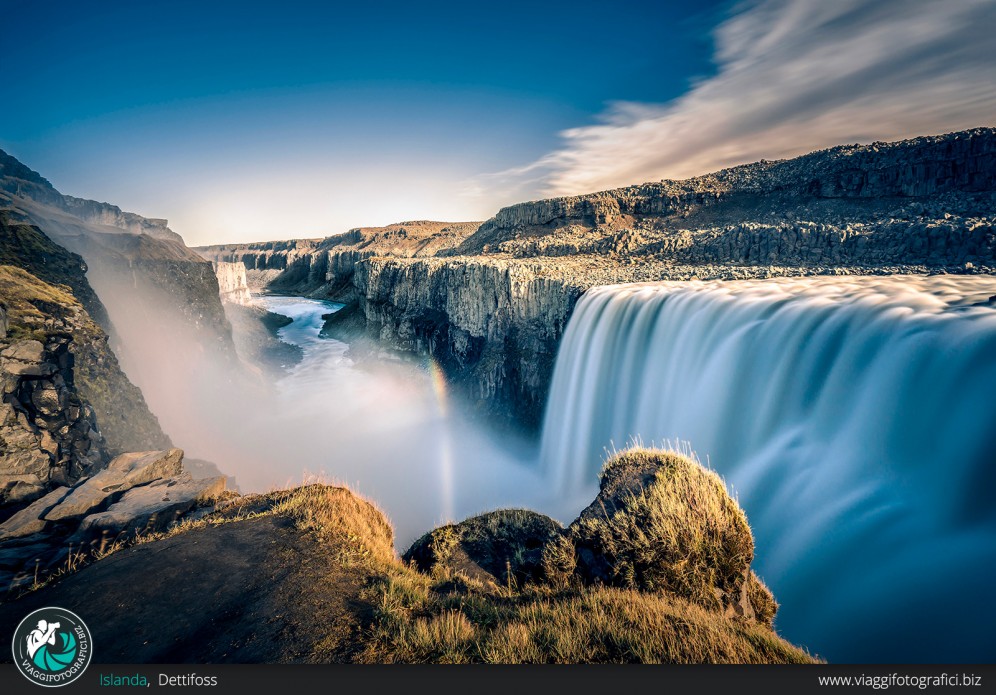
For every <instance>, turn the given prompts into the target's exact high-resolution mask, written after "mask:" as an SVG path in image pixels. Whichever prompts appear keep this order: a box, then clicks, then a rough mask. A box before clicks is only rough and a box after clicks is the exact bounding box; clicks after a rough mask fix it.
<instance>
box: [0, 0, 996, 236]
mask: <svg viewBox="0 0 996 695" xmlns="http://www.w3.org/2000/svg"><path fill="white" fill-rule="evenodd" d="M2 4H3V5H4V7H5V9H6V12H5V16H6V17H7V18H8V19H9V26H8V37H7V38H5V41H4V42H3V44H2V45H0V62H3V63H4V64H5V65H6V66H9V67H8V69H7V70H6V71H5V79H6V81H7V89H8V92H9V93H10V94H14V95H17V102H16V103H17V106H16V107H15V108H9V109H7V110H5V111H4V113H3V114H0V147H2V148H3V149H4V150H6V151H8V152H9V153H11V154H12V155H13V156H15V157H17V158H18V159H19V160H21V161H22V162H24V163H25V164H26V165H28V166H30V167H31V168H33V169H35V170H36V171H38V172H40V173H41V174H42V175H43V176H45V177H46V178H47V179H48V180H50V181H51V182H52V184H53V185H54V186H55V187H56V188H57V189H59V190H60V191H61V192H63V193H65V194H68V195H73V196H77V197H81V198H90V199H94V200H99V201H102V202H109V203H112V204H115V205H118V206H119V207H121V208H122V209H124V210H127V211H130V212H136V213H138V214H141V215H144V216H146V217H153V218H167V219H169V220H170V227H171V228H172V229H173V230H174V231H176V232H177V233H179V234H180V235H182V236H183V238H184V239H185V241H186V242H187V244H188V245H190V246H203V245H211V244H226V243H247V242H251V241H273V240H283V239H298V238H321V237H326V236H331V235H334V234H340V233H343V232H346V231H348V230H349V229H351V228H355V227H371V226H383V225H387V224H391V223H396V222H399V221H408V220H420V219H431V220H439V221H447V222H449V221H458V220H486V219H488V218H489V217H492V216H493V215H494V214H495V213H496V212H497V211H498V210H499V209H500V208H501V207H503V206H505V205H508V204H512V203H516V202H522V201H526V200H536V199H541V198H546V197H551V196H556V195H570V194H583V193H590V192H594V191H598V190H605V189H609V188H615V187H618V186H624V185H632V184H639V183H643V182H646V181H652V180H659V179H661V178H673V179H682V178H687V177H689V176H694V175H699V174H705V173H709V172H711V171H715V170H717V169H721V168H724V167H728V166H733V165H736V164H742V163H746V162H751V161H756V160H758V159H769V160H770V159H781V158H786V157H792V156H796V155H799V154H804V153H806V152H809V151H812V150H817V149H822V148H825V147H830V146H833V145H837V144H844V143H853V142H872V141H875V140H898V139H904V138H908V137H915V136H918V135H929V134H939V133H946V132H951V131H957V130H964V129H966V128H972V127H978V126H991V125H996V123H994V122H993V120H992V118H993V116H992V114H993V113H996V85H994V83H993V82H992V80H991V68H992V66H993V65H996V44H994V43H993V42H992V41H991V40H988V37H991V36H992V33H993V31H996V12H994V11H993V3H992V2H991V0H965V2H960V3H943V4H942V3H932V2H929V1H928V0H914V1H912V2H908V1H901V0H883V1H881V2H868V1H867V0H841V1H840V2H835V3H816V2H810V1H808V0H750V1H748V2H731V1H729V0H713V1H711V2H707V3H702V4H700V6H699V7H697V8H696V9H694V10H693V9H689V8H687V7H685V6H684V5H685V4H684V3H659V4H657V5H656V6H648V5H646V4H645V3H638V2H632V3H623V4H618V3H617V4H614V5H613V7H612V8H611V9H609V8H607V7H606V6H604V5H602V4H599V3H577V2H572V3H548V4H544V5H543V6H534V5H531V4H528V3H513V4H511V5H506V6H503V7H502V9H501V10H500V11H499V10H497V9H492V8H489V7H465V6H463V5H456V4H451V3H444V2H438V3H430V4H427V5H421V6H419V7H412V6H410V5H407V4H404V3H388V4H387V5H379V6H378V7H376V8H362V7H350V8H337V7H328V6H324V5H319V6H315V5H314V4H312V3H294V2H292V3H289V4H286V3H285V4H283V5H281V7H280V8H274V7H273V6H272V5H269V4H264V3H258V4H256V3H250V4H245V3H240V4H237V5H236V4H231V5H228V4H226V3H219V4H214V5H212V6H211V7H210V8H203V7H200V6H199V5H198V4H197V3H192V2H178V3H176V4H171V5H170V6H169V7H157V6H136V5H135V4H134V3H109V4H108V5H106V6H104V7H101V8H87V7H82V6H78V5H77V4H74V3H55V5H56V7H55V9H54V10H53V8H52V6H49V5H46V6H45V7H41V6H37V5H35V4H33V3H30V2H10V1H8V2H3V3H2ZM53 11H55V12H58V13H59V15H60V21H59V22H52V21H50V20H49V17H50V15H51V13H52V12H53ZM385 13H389V14H390V15H391V18H392V21H390V22H384V21H382V20H383V16H384V14H385ZM637 19H638V21H637ZM554 28H555V29H556V30H555V31H554V30H553V29H554Z"/></svg>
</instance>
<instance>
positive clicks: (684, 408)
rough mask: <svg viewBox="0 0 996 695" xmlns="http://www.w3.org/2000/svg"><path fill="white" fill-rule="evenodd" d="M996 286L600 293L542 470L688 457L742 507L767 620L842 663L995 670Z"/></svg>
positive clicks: (933, 281)
mask: <svg viewBox="0 0 996 695" xmlns="http://www.w3.org/2000/svg"><path fill="white" fill-rule="evenodd" d="M993 295H996V278H993V277H983V276H947V275H941V276H932V277H925V276H891V277H823V278H792V279H785V278H783V279H776V280H763V281H735V282H708V283H707V282H681V283H678V282H673V283H655V284H633V285H617V286H610V287H600V288H596V289H593V290H591V291H589V292H588V293H587V294H586V295H585V296H584V297H582V299H581V300H580V302H579V303H578V306H577V307H576V309H575V313H574V315H573V317H572V318H571V321H570V323H569V325H568V328H567V332H566V334H565V336H564V339H563V342H562V344H561V347H560V352H559V354H558V356H557V362H556V367H555V371H554V377H553V383H552V386H551V391H550V398H549V403H548V407H547V414H546V420H545V423H544V427H543V442H542V460H543V465H544V466H545V467H546V472H547V474H548V475H550V476H551V478H552V479H553V480H554V481H555V485H556V486H557V489H558V490H559V491H560V492H561V494H562V495H564V496H568V495H575V494H577V491H578V490H582V489H591V488H592V487H594V485H595V484H596V481H597V473H598V470H599V468H600V466H601V463H602V461H603V459H604V456H605V452H606V450H607V449H610V448H612V447H623V446H625V445H626V444H627V442H629V441H632V440H633V439H634V438H639V439H642V441H643V442H645V443H647V444H651V443H654V442H658V443H659V442H663V441H665V440H670V441H680V442H686V443H688V444H689V445H690V446H691V447H692V448H693V449H694V450H695V451H696V453H697V454H698V455H699V457H700V459H701V460H702V461H704V462H706V463H707V465H710V466H711V467H712V468H714V469H715V470H716V471H717V472H719V473H720V474H721V475H722V476H723V477H724V478H725V480H726V481H727V484H728V485H729V487H730V488H731V491H732V492H733V494H734V495H735V496H736V497H737V499H738V500H739V502H740V504H741V506H743V508H744V509H745V511H746V512H747V515H748V518H749V520H750V523H751V527H752V529H753V530H754V535H755V538H756V540H757V552H756V557H755V562H754V567H755V569H756V570H757V572H758V574H759V575H761V576H762V577H763V578H764V580H765V581H766V582H767V583H768V584H769V585H770V586H771V588H772V590H773V591H774V593H775V596H776V598H777V599H778V600H779V601H780V602H781V604H782V609H781V612H780V613H779V617H778V622H777V627H778V629H779V631H780V632H781V633H782V634H783V635H784V636H785V637H787V638H788V639H790V640H793V641H796V642H798V643H801V644H803V645H806V646H807V647H809V648H810V649H811V650H813V651H814V652H815V653H818V654H820V655H821V656H824V657H826V658H828V659H830V660H833V661H859V662H861V661H864V662H868V661H873V662H875V661H877V662H884V663H903V662H911V661H933V662H935V663H936V662H966V661H968V662H971V661H976V662H989V661H991V660H992V658H993V657H994V656H996V630H994V629H993V625H996V592H994V591H993V588H992V581H993V578H994V577H996V497H994V494H996V297H993Z"/></svg>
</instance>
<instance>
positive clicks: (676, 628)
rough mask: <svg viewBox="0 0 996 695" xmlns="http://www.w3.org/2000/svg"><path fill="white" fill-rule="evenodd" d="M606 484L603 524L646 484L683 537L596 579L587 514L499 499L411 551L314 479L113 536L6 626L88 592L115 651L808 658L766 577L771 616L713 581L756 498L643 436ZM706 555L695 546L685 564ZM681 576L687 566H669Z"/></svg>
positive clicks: (633, 552)
mask: <svg viewBox="0 0 996 695" xmlns="http://www.w3.org/2000/svg"><path fill="white" fill-rule="evenodd" d="M169 455H170V454H169V452H159V453H158V454H154V455H149V457H150V458H156V459H157V460H159V461H165V460H166V459H168V458H169ZM112 467H116V466H114V464H112ZM117 467H121V466H117ZM117 467H116V468H117ZM117 474H120V471H119V472H118V473H117ZM603 483H604V484H603V489H602V492H601V494H600V496H599V500H597V501H596V503H595V505H593V507H594V506H601V505H602V504H603V503H606V504H609V505H610V506H611V505H616V506H615V508H614V511H613V512H608V511H606V512H604V516H603V517H602V519H601V520H602V521H603V522H604V523H605V524H606V525H607V528H610V529H612V530H611V531H609V535H612V536H614V537H618V538H622V537H625V536H626V534H627V532H626V529H627V528H628V527H627V524H628V522H627V521H626V520H625V518H624V517H625V516H626V514H628V513H629V511H632V509H633V507H632V502H631V500H635V499H640V498H641V496H643V497H642V498H652V499H653V500H655V503H654V505H653V510H654V511H653V513H654V514H656V513H658V512H660V514H662V515H663V517H668V518H672V517H673V518H674V519H681V520H682V523H688V524H689V526H688V529H687V533H686V536H687V538H684V539H679V542H677V543H673V542H671V539H669V537H668V535H667V534H660V533H653V532H651V533H648V534H647V535H645V536H643V537H639V538H638V537H635V536H630V537H628V542H627V543H626V544H625V549H623V550H622V551H621V552H620V551H619V550H618V549H617V550H614V551H613V553H612V554H611V555H606V556H605V558H604V559H605V561H606V562H607V563H608V566H609V567H610V568H612V567H618V568H619V571H611V570H610V572H609V573H608V574H607V575H606V577H605V580H604V581H602V580H594V579H592V578H591V577H589V576H588V575H587V574H586V573H585V572H584V571H583V570H582V569H580V568H581V567H582V565H583V563H584V562H585V560H584V559H583V558H582V555H583V553H582V551H581V550H580V548H581V547H582V544H583V543H584V542H585V541H584V539H585V538H587V536H586V535H585V534H584V533H583V532H577V533H575V531H574V528H575V526H576V525H577V524H579V523H581V522H583V521H584V520H585V519H590V518H594V517H592V516H591V515H588V516H585V515H582V517H583V519H581V520H579V522H576V523H575V525H572V527H571V528H569V529H564V528H563V527H561V526H560V524H558V523H557V522H555V521H553V520H551V519H549V518H547V517H544V516H543V515H540V514H535V513H533V512H526V511H521V510H501V511H497V512H491V513H488V514H484V515H481V516H478V517H474V518H472V519H468V520H467V521H464V522H462V523H460V524H453V525H449V526H445V527H443V528H440V529H436V530H435V531H433V532H431V533H429V534H427V535H426V536H425V537H424V538H423V539H420V540H419V541H418V542H416V543H415V545H413V546H412V549H411V550H409V552H408V553H406V555H405V557H406V558H407V559H408V560H410V561H409V562H402V561H400V560H399V559H398V558H397V556H396V555H395V552H394V548H393V533H392V529H391V527H390V525H389V524H388V523H387V521H386V519H385V518H384V516H383V515H382V514H381V513H380V512H379V511H378V510H377V509H376V507H374V506H373V505H372V504H370V503H369V502H367V501H365V500H363V499H361V498H359V497H357V496H356V495H354V494H353V493H351V492H350V491H349V490H346V489H345V488H341V487H330V486H325V485H310V486H306V487H302V488H296V489H293V490H286V491H279V492H274V493H270V494H267V495H247V496H243V497H232V498H230V499H227V500H223V501H221V502H220V503H218V502H215V503H214V511H211V512H210V513H208V514H207V515H205V516H201V517H200V518H197V519H195V520H189V521H186V522H183V523H181V524H180V525H179V526H175V527H173V528H172V529H171V531H170V532H169V533H167V534H163V535H160V536H152V537H151V540H145V539H143V538H137V539H133V540H132V541H130V542H128V543H126V544H124V545H123V546H122V547H115V548H114V549H113V550H114V552H112V553H109V554H106V555H105V556H103V557H101V558H100V559H97V560H95V561H94V562H92V563H90V564H89V565H87V566H85V567H83V568H82V569H80V570H78V571H76V572H70V573H67V574H65V575H64V576H63V577H61V578H60V579H59V580H58V581H55V582H51V583H50V584H49V585H47V586H44V587H42V588H41V589H39V590H37V591H35V592H32V593H29V594H26V595H24V596H22V597H20V598H18V599H16V600H13V601H10V600H8V601H7V602H6V603H0V629H7V628H8V626H10V627H11V628H12V627H13V625H16V623H17V622H18V621H19V620H20V619H21V618H22V617H23V615H24V614H25V613H26V612H28V611H30V610H32V609H33V608H35V607H38V606H42V605H61V606H66V607H67V608H69V609H71V610H77V609H78V610H79V611H80V613H81V615H86V616H87V617H88V618H89V619H90V624H92V625H93V628H92V629H93V630H94V639H95V641H99V644H100V645H101V651H100V653H99V656H98V657H97V658H98V659H100V660H101V661H104V662H106V663H154V662H167V661H168V662H171V663H182V662H187V663H190V662H195V663H200V662H210V663H218V662H319V663H328V662H353V663H355V662H360V663H412V662H416V663H420V662H442V663H465V662H488V663H599V662H607V663H620V662H644V663H661V662H665V663H702V662H708V663H723V662H726V663H812V662H814V661H815V659H814V658H813V657H812V656H810V655H809V654H808V653H806V652H804V651H802V650H800V649H798V648H796V647H793V646H792V645H790V644H788V643H787V642H785V641H784V640H782V639H781V638H779V637H778V636H777V634H776V633H775V632H774V631H773V630H772V628H771V617H772V616H773V614H774V608H773V607H774V603H773V600H771V598H770V594H765V595H766V597H767V598H766V599H764V598H763V597H761V598H755V597H754V596H753V595H750V594H748V597H747V598H746V599H745V601H746V603H745V604H744V605H747V606H753V605H755V603H757V604H760V603H762V602H763V600H767V601H769V602H770V606H769V608H770V614H767V615H765V614H762V613H761V612H760V611H755V612H754V613H753V614H749V613H744V612H741V611H738V610H735V606H736V605H739V604H737V602H731V601H729V600H727V599H726V596H727V594H725V593H721V592H719V591H718V590H717V591H711V589H713V588H716V587H717V585H719V584H722V585H724V586H726V584H725V583H724V582H729V581H733V582H734V583H735V581H736V579H735V578H736V577H740V578H742V577H743V576H744V575H743V572H744V571H746V570H745V568H747V567H749V565H750V559H751V552H750V548H749V547H748V546H750V547H752V542H751V538H750V530H749V528H746V525H745V524H743V525H742V524H741V522H742V521H743V513H742V512H741V511H740V510H739V508H738V507H737V506H736V504H735V503H734V502H733V501H732V500H731V499H730V498H729V496H728V495H727V494H726V491H725V489H724V488H723V486H722V484H721V483H719V482H718V480H717V479H716V478H715V476H714V475H713V474H711V473H708V472H706V471H704V470H702V469H701V467H699V466H698V464H695V463H693V462H691V461H689V460H687V459H681V458H680V457H673V456H671V455H670V454H666V453H664V452H650V451H642V452H631V453H630V454H629V455H628V458H627V457H626V456H624V457H621V458H620V459H618V460H617V461H615V462H614V463H613V464H612V465H611V466H610V467H609V468H608V469H607V470H606V475H605V479H604V480H603ZM156 485H157V483H152V484H150V485H149V486H146V487H134V488H132V490H131V491H130V492H127V493H125V494H124V496H123V497H121V498H120V499H121V501H119V502H117V503H116V504H115V505H111V506H110V507H109V508H108V510H107V512H104V513H103V514H105V515H106V514H108V513H113V512H114V510H115V508H116V507H117V506H119V505H121V504H122V502H123V501H125V500H127V499H128V497H129V495H136V496H137V495H138V494H148V496H149V497H150V498H151V496H152V491H153V490H155V489H156V487H155V486H156ZM623 490H626V493H623ZM690 491H694V492H695V493H697V494H696V495H693V496H691V497H689V498H688V499H683V498H682V493H685V492H690ZM67 499H68V498H67ZM46 504H48V503H47V502H46ZM58 508H59V507H58V506H56V507H55V509H58ZM627 510H629V511H627ZM586 514H587V512H586ZM669 515H670V516H669ZM86 518H91V519H100V518H101V516H100V514H92V515H91V516H89V517H86ZM84 523H85V519H84ZM717 523H718V524H719V526H718V527H716V526H715V524H717ZM724 524H725V525H724ZM665 525H666V524H665ZM651 528H652V529H658V530H659V529H660V528H661V527H660V525H657V526H652V527H651ZM692 537H695V538H701V542H699V543H698V545H697V546H696V547H697V548H698V553H697V555H696V552H692V553H689V550H690V549H691V548H692V545H694V544H690V543H688V542H685V541H687V540H688V539H691V538H692ZM555 548H559V549H561V550H564V549H567V550H568V554H569V555H570V556H571V557H576V561H575V562H574V565H573V566H574V568H575V569H572V570H571V571H570V572H569V576H561V575H560V574H559V573H558V572H559V570H557V571H553V572H551V571H550V569H551V568H552V567H554V565H556V566H557V567H560V568H561V569H562V568H563V567H564V566H565V565H564V563H559V564H558V563H551V561H550V555H551V552H552V550H553V549H555ZM637 556H639V557H640V558H646V559H647V562H646V563H644V564H641V565H640V570H639V572H638V573H637V574H633V573H631V572H630V571H629V570H628V569H626V568H627V567H629V566H632V563H631V560H632V558H633V557H637ZM695 557H698V558H701V559H702V561H698V560H693V561H692V562H690V563H689V564H688V565H687V566H686V567H681V563H682V562H683V559H687V558H695ZM627 563H630V564H627ZM729 570H732V571H729ZM677 576H681V577H682V578H683V580H684V581H682V582H677V583H676V582H673V581H671V579H669V580H668V581H659V579H661V578H664V577H667V578H674V577H677ZM634 577H636V580H635V581H630V579H632V578H634ZM650 577H654V578H655V579H654V580H653V581H649V578H650ZM758 585H759V584H758ZM121 586H128V587H129V591H127V592H120V591H119V590H118V588H119V587H121ZM759 586H762V587H763V585H759ZM693 587H694V588H693ZM699 588H703V589H708V591H705V593H702V592H700V591H699ZM733 593H735V592H733ZM164 595H168V596H169V597H170V600H169V601H163V600H162V598H163V596H164ZM687 596H690V597H692V598H691V599H690V598H687ZM149 626H155V628H154V629H150V628H149ZM191 635H197V639H196V640H192V639H190V636H191Z"/></svg>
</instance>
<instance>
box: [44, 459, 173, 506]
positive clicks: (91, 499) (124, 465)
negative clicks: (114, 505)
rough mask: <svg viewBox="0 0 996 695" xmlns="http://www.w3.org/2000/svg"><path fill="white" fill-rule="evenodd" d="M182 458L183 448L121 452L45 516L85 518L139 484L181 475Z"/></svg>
mask: <svg viewBox="0 0 996 695" xmlns="http://www.w3.org/2000/svg"><path fill="white" fill-rule="evenodd" d="M182 462H183V450H182V449H167V450H164V451H144V452H138V453H128V454H121V455H120V456H118V457H116V458H115V459H114V460H112V461H111V462H110V463H109V464H108V465H107V468H106V469H104V470H102V471H100V472H99V473H97V474H96V475H94V476H93V477H92V478H88V479H87V480H86V481H84V482H82V483H81V484H79V485H77V486H76V487H75V488H74V489H73V491H72V492H71V493H70V494H69V495H68V496H67V497H66V498H65V499H64V500H63V501H62V502H61V503H60V504H59V505H58V506H56V507H55V508H53V509H52V510H51V511H49V512H48V514H46V515H45V519H46V520H48V521H71V520H76V519H82V518H83V517H85V516H87V515H89V514H91V513H92V512H94V511H98V510H100V509H101V508H103V507H104V506H106V505H107V503H108V502H109V501H111V500H112V498H114V497H117V496H119V495H120V494H121V493H123V492H126V491H127V490H130V489H131V488H133V487H135V486H138V485H144V484H146V483H151V482H152V481H154V480H157V479H159V478H172V477H175V476H178V475H180V473H182V471H183V463H182Z"/></svg>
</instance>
